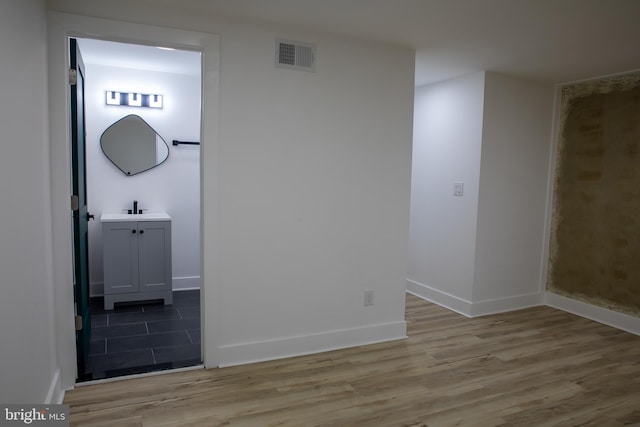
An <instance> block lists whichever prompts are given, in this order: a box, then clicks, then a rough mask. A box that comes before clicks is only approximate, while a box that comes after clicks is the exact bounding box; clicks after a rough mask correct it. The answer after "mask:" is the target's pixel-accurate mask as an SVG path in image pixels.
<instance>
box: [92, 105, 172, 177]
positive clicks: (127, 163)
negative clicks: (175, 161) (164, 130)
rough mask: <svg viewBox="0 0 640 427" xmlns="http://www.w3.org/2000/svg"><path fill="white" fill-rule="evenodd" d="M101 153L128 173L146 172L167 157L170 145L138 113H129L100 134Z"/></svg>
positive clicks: (123, 171) (128, 174)
mask: <svg viewBox="0 0 640 427" xmlns="http://www.w3.org/2000/svg"><path fill="white" fill-rule="evenodd" d="M100 147H101V148H102V152H103V153H104V155H105V156H107V158H108V159H109V160H111V163H113V164H114V165H116V167H117V168H118V169H120V170H121V171H122V173H124V174H125V175H127V176H131V175H135V174H138V173H140V172H144V171H148V170H149V169H152V168H155V167H156V166H158V165H160V164H162V163H163V162H164V161H165V160H167V158H168V157H169V146H168V145H167V143H166V142H165V140H164V139H162V137H161V136H160V135H158V134H157V133H156V131H155V130H154V129H153V128H152V127H151V126H149V124H148V123H147V122H145V121H144V119H143V118H142V117H140V116H137V115H135V114H130V115H128V116H125V117H123V118H121V119H120V120H118V121H117V122H115V123H114V124H112V125H111V126H109V127H108V128H107V129H106V130H105V131H104V132H103V133H102V136H101V137H100Z"/></svg>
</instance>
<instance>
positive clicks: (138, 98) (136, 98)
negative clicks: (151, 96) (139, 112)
mask: <svg viewBox="0 0 640 427" xmlns="http://www.w3.org/2000/svg"><path fill="white" fill-rule="evenodd" d="M128 98H129V99H128V102H129V103H128V104H127V105H129V107H142V95H141V94H139V93H129V96H128Z"/></svg>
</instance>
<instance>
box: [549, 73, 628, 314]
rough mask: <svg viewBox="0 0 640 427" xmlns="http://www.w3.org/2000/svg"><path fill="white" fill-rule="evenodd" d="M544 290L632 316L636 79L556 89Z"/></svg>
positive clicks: (615, 79) (590, 82) (586, 83)
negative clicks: (559, 98)
mask: <svg viewBox="0 0 640 427" xmlns="http://www.w3.org/2000/svg"><path fill="white" fill-rule="evenodd" d="M558 138H559V139H558V150H557V162H556V164H557V168H556V177H555V187H554V198H553V203H554V211H553V219H552V230H551V247H550V253H549V258H550V259H549V274H548V282H547V289H548V290H549V291H551V292H554V293H557V294H560V295H563V296H567V297H570V298H573V299H577V300H580V301H582V302H587V303H589V304H593V305H597V306H600V307H604V308H608V309H611V310H614V311H618V312H622V313H626V314H630V315H632V316H636V317H640V287H638V283H640V266H639V264H638V259H639V257H640V233H639V231H638V230H639V222H638V221H639V220H638V218H639V213H640V172H639V169H638V165H639V160H640V74H638V73H635V74H629V75H625V76H619V77H613V78H608V79H601V80H593V81H588V82H582V83H576V84H572V85H567V86H564V87H563V88H562V106H561V115H560V132H559V136H558Z"/></svg>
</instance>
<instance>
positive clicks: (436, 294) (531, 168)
mask: <svg viewBox="0 0 640 427" xmlns="http://www.w3.org/2000/svg"><path fill="white" fill-rule="evenodd" d="M552 108H553V88H552V86H551V85H543V84H538V83H535V82H530V81H527V80H523V79H519V78H514V77H506V76H502V75H499V74H496V73H490V72H487V73H475V74H471V75H468V76H463V77H459V78H456V79H452V80H448V81H445V82H441V83H437V84H434V85H429V86H426V87H422V88H418V89H417V90H416V100H415V119H414V121H415V125H414V129H415V130H414V156H413V178H412V202H411V232H410V244H409V276H408V281H407V286H408V289H409V291H411V292H414V293H416V294H418V295H421V296H423V297H425V298H427V299H430V300H432V301H435V302H437V303H439V304H442V305H444V306H447V307H449V308H451V309H453V310H456V311H458V312H460V313H463V314H465V315H469V316H474V315H481V314H487V313H491V312H496V311H505V310H512V309H516V308H521V307H525V306H530V305H537V304H541V303H542V291H541V289H540V283H541V270H542V264H543V262H542V256H543V255H542V253H543V238H544V220H545V214H546V192H547V183H548V173H549V150H550V145H551V144H550V141H551V128H550V127H551V117H552ZM453 182H464V196H463V197H454V196H453Z"/></svg>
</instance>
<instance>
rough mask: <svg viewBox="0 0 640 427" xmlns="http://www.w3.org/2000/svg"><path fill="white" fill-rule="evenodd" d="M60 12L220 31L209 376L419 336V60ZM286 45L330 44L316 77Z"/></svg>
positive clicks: (178, 22)
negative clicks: (412, 253)
mask: <svg viewBox="0 0 640 427" xmlns="http://www.w3.org/2000/svg"><path fill="white" fill-rule="evenodd" d="M50 4H51V5H52V7H54V8H56V7H58V8H62V9H63V10H66V11H68V12H77V13H85V14H91V15H98V16H103V17H107V18H111V19H126V20H128V21H135V22H143V23H146V24H155V25H164V26H167V27H183V28H184V27H185V26H188V28H187V29H189V30H193V31H207V32H216V33H218V34H220V42H221V44H220V49H221V50H220V75H219V79H220V80H219V86H220V97H219V112H220V113H219V124H220V127H219V132H217V134H218V137H217V139H216V138H212V139H211V140H210V141H207V140H205V141H203V144H204V145H203V147H202V149H203V150H204V151H203V153H204V155H203V168H204V169H203V182H202V184H203V191H202V193H203V206H204V208H203V235H202V237H203V256H204V266H203V268H204V272H205V275H204V277H203V290H204V292H205V300H206V304H205V307H204V312H203V314H204V328H205V332H204V339H205V363H207V365H208V366H214V365H213V364H212V363H216V364H222V365H227V364H235V363H244V362H250V361H253V360H261V359H270V358H277V357H284V356H288V355H294V354H301V353H309V352H317V351H323V350H327V349H331V348H337V347H345V346H352V345H359V344H364V343H368V342H376V341H383V340H389V339H397V338H402V337H404V335H405V322H404V291H405V279H406V256H407V245H406V242H407V240H408V216H409V215H408V214H409V195H410V194H409V193H410V192H409V187H410V167H411V130H412V107H413V69H414V61H413V52H411V51H408V50H403V49H398V48H395V47H388V46H384V45H379V44H375V43H366V42H358V41H353V40H349V39H344V38H340V37H333V36H326V35H320V34H315V33H314V34H312V33H303V32H298V31H290V30H289V31H288V30H286V29H272V28H266V27H264V28H263V27H260V26H256V25H245V24H241V23H232V22H225V21H214V20H211V19H207V18H206V17H202V16H188V15H185V12H184V11H182V10H181V9H180V7H179V5H178V6H176V9H174V10H170V11H168V10H163V9H162V6H158V7H155V8H152V9H148V10H147V9H145V8H142V7H138V6H136V5H131V4H130V3H129V2H123V1H113V2H109V3H105V2H93V1H92V2H87V1H82V2H75V1H65V2H56V1H52V2H50ZM63 20H64V19H62V21H63ZM67 22H68V23H70V22H74V23H75V24H73V23H72V24H68V25H67V26H66V28H67V29H69V25H71V26H76V27H83V26H84V27H83V28H86V27H89V26H91V27H92V28H93V31H97V30H95V28H97V27H100V28H101V29H102V30H101V31H108V30H105V28H109V29H111V28H116V27H117V28H120V29H122V28H126V29H127V31H128V34H129V35H128V36H127V37H132V38H136V36H135V35H132V34H134V33H135V34H138V35H139V36H140V37H143V36H144V37H146V36H147V35H149V34H156V33H155V32H154V31H151V30H150V29H149V28H147V27H143V26H136V28H137V30H135V31H134V30H133V29H131V27H129V26H127V25H124V24H122V23H115V24H114V23H107V22H103V21H100V22H99V23H98V22H97V21H95V20H92V19H91V18H80V19H79V20H77V19H67ZM187 22H188V24H185V23H187ZM98 24H99V25H98ZM166 31H167V32H168V31H169V30H166ZM276 37H283V38H287V39H294V40H302V41H308V42H314V43H316V44H317V48H318V56H317V58H318V63H317V67H316V72H315V73H307V72H300V71H292V70H286V69H276V68H275V67H274V56H273V55H274V43H275V38H276ZM205 57H206V56H205ZM209 58H210V56H209ZM213 77H214V76H205V82H204V83H205V110H206V109H207V108H210V104H207V102H206V93H207V90H208V89H207V88H208V87H209V85H212V86H213V85H214V84H215V83H216V82H217V81H214V80H209V78H213ZM215 78H217V76H215ZM52 91H57V89H52ZM56 97H57V98H63V96H62V95H61V94H60V93H59V92H56ZM216 117H217V116H216ZM211 125H212V123H211V122H210V120H205V121H203V126H204V127H205V134H207V132H210V131H211V129H210V127H211ZM209 135H211V134H210V133H209ZM207 143H210V144H213V145H207ZM54 163H55V164H56V165H58V163H60V164H62V161H61V160H57V161H56V160H55V159H54ZM58 166H60V165H58ZM61 239H62V237H61ZM207 269H209V270H207ZM366 289H371V290H373V291H374V292H375V304H374V306H372V307H364V306H363V299H364V298H363V293H364V290H366ZM212 295H213V296H215V297H212ZM213 353H216V356H215V359H213V356H211V355H212V354H213Z"/></svg>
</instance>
